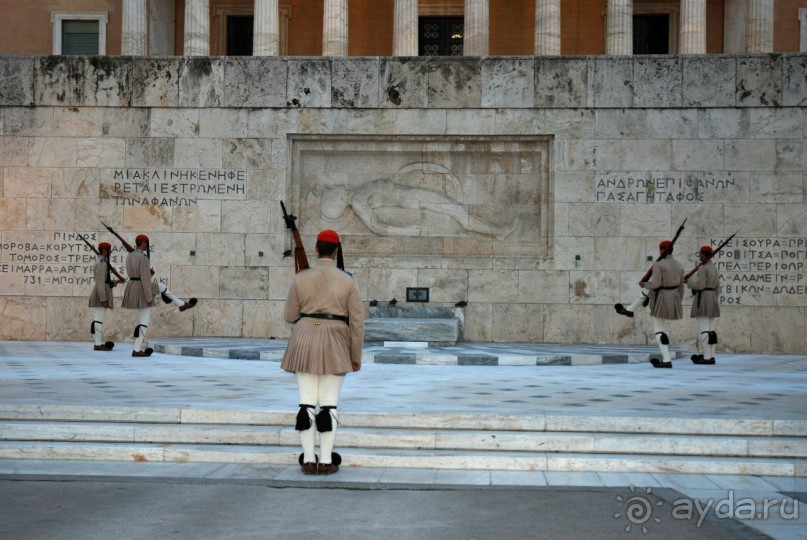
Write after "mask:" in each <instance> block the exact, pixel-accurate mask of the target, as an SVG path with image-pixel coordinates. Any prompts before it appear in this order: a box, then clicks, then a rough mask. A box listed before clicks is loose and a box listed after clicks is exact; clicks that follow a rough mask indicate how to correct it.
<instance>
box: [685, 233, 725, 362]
mask: <svg viewBox="0 0 807 540" xmlns="http://www.w3.org/2000/svg"><path fill="white" fill-rule="evenodd" d="M736 234H737V233H734V234H732V235H731V236H729V237H728V238H727V239H726V240H724V241H723V242H722V243H721V244H720V245H719V246H717V249H712V247H711V246H701V248H700V249H699V250H698V259H699V262H698V264H697V265H696V266H695V268H693V269H692V271H690V272H689V273H688V274H687V275H686V276H684V283H686V285H687V287H689V288H690V289H692V294H694V295H695V298H694V299H693V302H692V310H691V311H690V313H689V315H690V317H692V318H693V319H695V320H696V321H698V331H699V334H698V339H699V341H700V344H701V347H700V349H701V353H702V354H693V355H692V357H691V359H692V362H693V363H695V364H706V365H712V364H714V363H715V349H716V348H717V319H718V318H719V317H720V297H719V293H720V273H719V272H718V271H717V268H715V265H714V264H713V263H712V259H713V258H714V257H715V255H717V254H718V253H719V252H720V250H722V249H723V247H724V246H725V245H726V244H728V243H729V241H730V240H731V239H732V238H734V235H736Z"/></svg>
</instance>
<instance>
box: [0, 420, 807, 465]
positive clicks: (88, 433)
mask: <svg viewBox="0 0 807 540" xmlns="http://www.w3.org/2000/svg"><path fill="white" fill-rule="evenodd" d="M0 441H42V442H47V441H57V442H115V443H148V444H229V445H255V446H288V447H297V446H298V445H299V435H298V433H297V432H296V431H295V430H294V429H293V428H292V427H290V426H230V425H213V424H199V425H192V424H131V423H97V422H19V421H6V422H0ZM339 445H340V447H343V448H398V449H415V450H478V451H488V452H501V451H504V452H576V453H588V454H648V453H653V454H663V455H679V456H681V455H700V456H736V457H776V458H807V438H804V437H764V436H763V437H754V436H748V437H737V436H707V435H659V434H624V433H586V432H574V433H572V432H517V431H490V430H488V431H474V430H428V429H426V430H424V429H406V430H404V429H380V428H346V427H341V428H340V429H339Z"/></svg>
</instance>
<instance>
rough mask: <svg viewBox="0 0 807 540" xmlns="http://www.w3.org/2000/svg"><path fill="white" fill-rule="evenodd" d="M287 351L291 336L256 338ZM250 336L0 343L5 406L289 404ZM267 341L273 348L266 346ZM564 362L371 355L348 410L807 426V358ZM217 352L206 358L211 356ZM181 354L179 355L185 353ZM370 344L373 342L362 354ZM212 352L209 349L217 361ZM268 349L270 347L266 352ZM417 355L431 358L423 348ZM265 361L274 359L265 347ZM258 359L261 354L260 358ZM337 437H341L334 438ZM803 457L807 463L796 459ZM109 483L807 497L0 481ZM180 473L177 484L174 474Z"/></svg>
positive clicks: (353, 482)
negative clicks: (142, 343) (136, 343)
mask: <svg viewBox="0 0 807 540" xmlns="http://www.w3.org/2000/svg"><path fill="white" fill-rule="evenodd" d="M155 345H157V346H160V347H163V348H164V350H174V351H177V350H179V351H180V352H181V348H182V347H190V346H191V344H189V343H188V342H187V340H159V341H158V342H157V343H155ZM251 346H252V347H253V348H256V347H263V348H264V350H269V349H272V350H274V351H275V352H277V351H282V349H283V347H284V346H285V343H284V342H283V341H275V342H274V343H271V344H268V345H267V344H265V343H261V344H257V343H253V344H252V345H251ZM245 347H250V344H249V343H245V341H244V340H227V339H217V340H211V339H205V340H199V342H198V343H197V348H198V349H199V352H200V354H201V351H202V350H203V349H207V351H208V352H207V355H205V356H188V355H182V354H165V353H155V354H154V355H153V356H152V357H150V358H145V359H143V358H137V359H136V358H132V357H131V356H130V354H131V345H128V344H119V345H118V346H117V347H116V348H115V350H114V351H112V352H109V353H103V352H94V351H92V350H91V345H89V344H88V343H75V342H70V343H53V342H48V343H44V342H22V341H14V342H0V407H2V408H6V409H7V408H9V407H13V406H21V405H25V406H43V407H45V406H62V407H66V406H81V407H97V408H112V407H134V408H139V407H142V408H159V407H182V408H188V409H217V410H238V411H275V412H294V409H296V404H297V391H296V385H295V381H294V377H293V376H292V375H291V374H288V373H285V372H284V371H282V370H281V369H280V365H279V361H278V360H277V359H276V358H275V359H270V358H266V359H263V360H261V359H253V360H245V359H238V358H230V356H231V355H232V356H235V355H236V354H234V353H231V352H230V350H231V349H232V350H237V349H243V348H245ZM267 348H268V349H267ZM454 349H455V351H454V356H457V357H459V356H462V355H465V354H468V355H471V354H473V355H477V356H478V355H479V354H480V351H481V350H483V349H484V350H485V351H486V352H485V354H492V353H491V351H498V353H497V357H498V358H509V361H510V362H512V363H514V364H518V362H517V361H516V357H520V356H526V357H530V358H537V357H540V356H542V355H546V354H547V353H546V351H542V350H541V347H539V346H535V347H532V349H530V347H528V346H525V345H501V344H497V345H493V344H474V345H468V346H467V347H465V346H459V347H457V348H454ZM551 349H552V353H553V354H554V355H555V356H559V357H569V358H573V357H575V355H579V354H586V355H588V357H587V358H588V360H587V361H586V363H584V364H577V365H575V364H574V363H572V364H571V365H557V364H550V365H534V364H533V365H458V364H457V363H456V362H454V363H450V364H447V365H417V364H415V365H412V364H386V363H377V362H368V363H366V364H365V365H364V366H363V367H362V370H361V371H360V372H359V373H357V374H352V375H349V376H348V378H347V380H346V382H345V385H344V387H343V392H342V397H341V403H340V406H339V409H340V412H341V413H342V414H348V415H349V414H353V413H357V414H358V413H375V414H404V413H406V414H418V413H424V414H439V413H452V414H501V415H518V416H525V417H527V416H534V415H550V414H552V415H559V416H590V417H596V416H607V417H626V418H634V417H642V418H648V417H649V418H658V419H659V422H665V419H672V418H713V419H736V420H738V421H742V420H782V421H793V422H803V421H805V420H807V407H805V403H807V399H805V397H807V356H773V355H759V354H744V355H720V356H718V363H717V364H716V365H714V366H697V365H694V364H692V363H691V362H690V361H689V360H688V358H680V359H678V360H676V361H675V362H674V367H673V369H653V368H652V367H651V366H650V364H649V363H647V362H637V361H631V362H628V363H604V362H602V361H600V362H596V361H595V359H594V357H595V356H596V355H599V356H600V357H601V358H614V357H616V355H628V356H630V355H641V354H646V353H647V352H648V351H647V350H646V349H642V348H637V349H636V350H630V351H629V350H626V349H625V348H616V347H614V348H608V347H605V346H601V347H599V348H597V347H593V348H592V347H580V348H576V347H575V346H552V347H551ZM213 350H216V351H218V352H216V353H213V352H211V351H213ZM186 352H187V351H186ZM379 353H383V351H379V348H378V347H375V348H371V347H368V348H367V354H368V358H370V357H371V355H372V357H377V355H378V354H379ZM213 354H215V356H213ZM267 354H268V353H267ZM422 354H425V353H422ZM270 356H271V355H270ZM259 358H260V355H259ZM338 444H339V437H338V435H337V446H338ZM801 463H802V464H803V460H802V461H801ZM80 478H84V479H87V480H93V479H95V480H97V479H107V480H109V479H115V480H125V481H140V480H148V479H150V480H149V481H154V479H170V478H174V479H177V481H186V482H187V481H209V482H227V481H232V482H235V481H239V482H248V483H249V482H251V483H260V484H262V485H269V486H275V487H289V486H291V487H300V486H309V487H318V488H323V487H324V488H328V487H332V488H336V487H345V486H352V487H353V488H355V489H368V488H369V489H384V488H389V487H391V486H394V487H396V489H400V488H401V487H404V488H412V489H425V488H428V489H433V488H441V487H446V486H453V487H454V488H457V487H462V488H477V489H484V488H485V487H487V488H488V489H491V488H513V489H536V490H542V489H553V488H564V489H565V488H568V487H570V486H572V487H580V488H617V487H621V488H627V487H629V486H630V487H633V486H635V487H636V488H637V489H641V490H642V491H646V490H647V489H655V490H670V489H672V490H675V491H676V493H678V494H681V495H682V496H685V497H692V498H700V499H703V500H706V499H709V500H722V499H723V498H725V497H727V496H728V494H729V493H731V494H732V495H731V496H732V497H734V498H739V497H753V498H754V500H756V499H760V498H764V497H767V498H778V500H779V499H781V500H786V501H791V502H793V503H794V504H798V503H795V501H804V500H805V499H807V478H800V477H775V476H732V475H715V474H704V475H698V474H670V473H659V472H654V473H619V472H607V473H606V472H555V471H534V472H519V471H491V470H440V469H405V468H392V467H387V468H361V467H360V468H343V470H342V471H340V473H339V474H337V475H333V476H332V477H326V478H323V477H317V476H314V477H303V476H302V475H300V474H299V470H298V468H297V467H293V466H266V465H257V464H226V463H224V464H223V463H132V462H128V463H127V462H122V463H116V462H104V461H93V462H88V461H58V460H47V461H42V460H25V459H6V460H0V479H6V480H8V479H16V480H24V479H37V480H43V479H72V480H76V479H80ZM180 479H181V480H180ZM798 511H799V512H800V516H799V519H797V520H794V519H790V520H789V519H781V518H779V519H772V520H751V521H746V522H744V523H745V524H746V526H748V527H751V528H752V529H753V530H756V531H762V532H763V533H765V534H767V535H770V536H772V537H775V538H803V537H804V536H805V534H807V522H806V521H805V520H806V519H807V517H805V516H807V506H805V504H804V503H803V502H802V503H800V504H799V506H798Z"/></svg>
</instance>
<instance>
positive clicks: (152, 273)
mask: <svg viewBox="0 0 807 540" xmlns="http://www.w3.org/2000/svg"><path fill="white" fill-rule="evenodd" d="M149 270H151V275H152V276H153V275H154V268H149Z"/></svg>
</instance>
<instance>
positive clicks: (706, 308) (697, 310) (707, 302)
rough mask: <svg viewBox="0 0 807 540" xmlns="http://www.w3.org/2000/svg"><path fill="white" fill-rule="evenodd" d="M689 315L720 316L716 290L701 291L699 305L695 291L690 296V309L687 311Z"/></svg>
mask: <svg viewBox="0 0 807 540" xmlns="http://www.w3.org/2000/svg"><path fill="white" fill-rule="evenodd" d="M689 316H690V317H709V318H714V317H720V301H719V299H718V297H717V291H703V292H702V293H701V301H700V305H698V295H697V293H696V294H695V296H694V297H693V298H692V311H690V312H689Z"/></svg>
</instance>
